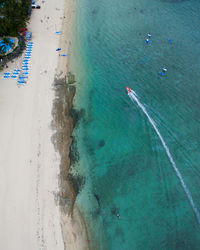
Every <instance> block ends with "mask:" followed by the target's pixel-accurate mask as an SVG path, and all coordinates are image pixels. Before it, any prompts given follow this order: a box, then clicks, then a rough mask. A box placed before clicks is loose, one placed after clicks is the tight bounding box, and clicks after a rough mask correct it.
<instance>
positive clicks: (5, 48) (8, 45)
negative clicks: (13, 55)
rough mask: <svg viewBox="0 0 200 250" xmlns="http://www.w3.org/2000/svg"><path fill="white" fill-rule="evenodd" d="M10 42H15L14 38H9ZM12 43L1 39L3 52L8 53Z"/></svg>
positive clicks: (0, 44) (0, 45)
mask: <svg viewBox="0 0 200 250" xmlns="http://www.w3.org/2000/svg"><path fill="white" fill-rule="evenodd" d="M9 42H10V43H11V44H14V40H13V39H12V38H9ZM11 44H8V43H5V42H4V41H3V40H0V47H3V52H4V53H6V52H8V51H9V50H10V49H11Z"/></svg>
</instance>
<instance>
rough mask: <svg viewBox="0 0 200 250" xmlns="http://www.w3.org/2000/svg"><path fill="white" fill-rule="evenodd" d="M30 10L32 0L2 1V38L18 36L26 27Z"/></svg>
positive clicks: (0, 10)
mask: <svg viewBox="0 0 200 250" xmlns="http://www.w3.org/2000/svg"><path fill="white" fill-rule="evenodd" d="M30 8H31V1H30V0H0V37H2V36H16V35H17V33H18V31H19V28H20V27H25V25H26V20H27V16H28V13H29V11H30Z"/></svg>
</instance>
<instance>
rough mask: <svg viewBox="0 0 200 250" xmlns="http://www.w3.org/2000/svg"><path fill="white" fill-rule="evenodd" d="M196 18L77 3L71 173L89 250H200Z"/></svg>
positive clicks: (140, 1)
mask: <svg viewBox="0 0 200 250" xmlns="http://www.w3.org/2000/svg"><path fill="white" fill-rule="evenodd" d="M199 11H200V1H199V0H185V1H184V0H101V1H99V0H77V1H76V14H75V20H74V23H73V35H72V51H71V54H70V62H71V63H70V71H71V73H73V74H74V75H75V79H76V83H75V86H76V95H75V98H74V102H73V108H74V109H75V110H76V112H77V117H78V118H79V121H78V122H77V123H76V126H75V128H74V131H73V145H72V151H73V152H72V153H73V154H74V155H75V156H76V157H74V158H76V159H75V160H74V161H73V163H72V166H71V170H70V172H71V174H72V175H73V176H74V178H75V179H76V180H77V185H78V194H77V199H76V203H77V205H78V207H79V208H80V210H81V213H82V215H83V217H84V220H85V223H86V226H87V230H88V241H89V244H90V248H91V249H94V250H146V249H148V250H150V249H153V250H157V249H158V250H161V249H169V250H173V249H180V250H184V249H188V250H189V249H200V215H199V211H200V28H199V27H200V14H199V13H200V12H199ZM149 32H150V33H151V37H150V38H149V42H148V43H147V42H146V39H147V37H148V36H147V34H148V33H149ZM163 67H166V68H167V71H166V72H165V71H163V70H162V68H163ZM127 86H128V87H130V88H131V89H132V90H133V91H134V92H132V93H131V94H129V95H128V94H127V91H126V89H125V87H127Z"/></svg>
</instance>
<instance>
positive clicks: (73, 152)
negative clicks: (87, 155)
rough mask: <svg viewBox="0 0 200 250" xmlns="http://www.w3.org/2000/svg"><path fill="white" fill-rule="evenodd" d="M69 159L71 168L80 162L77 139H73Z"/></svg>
mask: <svg viewBox="0 0 200 250" xmlns="http://www.w3.org/2000/svg"><path fill="white" fill-rule="evenodd" d="M69 158H70V165H71V166H73V165H74V164H75V163H77V162H78V161H79V153H78V150H77V142H76V139H75V138H73V139H72V143H71V146H70V149H69Z"/></svg>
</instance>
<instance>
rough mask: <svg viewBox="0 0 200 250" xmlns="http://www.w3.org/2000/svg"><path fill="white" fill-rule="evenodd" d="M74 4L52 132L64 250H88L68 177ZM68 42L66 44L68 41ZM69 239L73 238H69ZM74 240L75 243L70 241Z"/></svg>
mask: <svg viewBox="0 0 200 250" xmlns="http://www.w3.org/2000/svg"><path fill="white" fill-rule="evenodd" d="M74 8H75V1H74V0H71V1H69V2H68V1H65V6H64V11H63V17H64V18H63V21H62V28H61V32H62V33H61V37H60V41H59V47H60V48H62V50H63V49H64V51H66V52H67V56H66V57H61V56H59V59H58V65H57V69H56V74H55V80H54V89H55V99H54V104H53V109H52V115H53V120H52V128H53V129H54V130H55V133H54V134H53V136H52V141H53V143H54V146H55V150H56V151H58V152H59V154H60V157H61V160H60V181H59V186H60V192H59V205H60V210H61V228H62V235H63V241H64V245H65V249H71V248H70V245H74V246H73V249H74V247H75V249H77V250H78V249H85V250H86V249H89V245H88V233H87V228H86V224H85V222H84V218H83V217H82V215H81V213H80V210H79V208H78V207H77V205H76V204H75V200H76V194H75V192H74V188H73V184H72V183H71V181H70V180H69V177H68V173H69V169H70V157H69V153H70V146H71V144H72V132H73V124H74V121H73V118H72V117H71V116H70V110H71V108H72V104H73V99H74V96H75V92H76V87H75V86H74V85H70V84H67V80H68V76H67V74H68V73H69V71H68V66H69V64H70V61H69V57H68V55H69V52H70V46H71V40H70V38H71V35H70V33H71V29H72V19H73V16H74V12H75V10H74ZM66 37H68V38H69V40H67V38H66ZM69 221H70V223H71V226H72V230H71V231H69V229H68V227H66V223H67V222H68V223H69ZM69 235H70V236H69ZM72 238H73V239H74V243H72V242H71V239H72Z"/></svg>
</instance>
